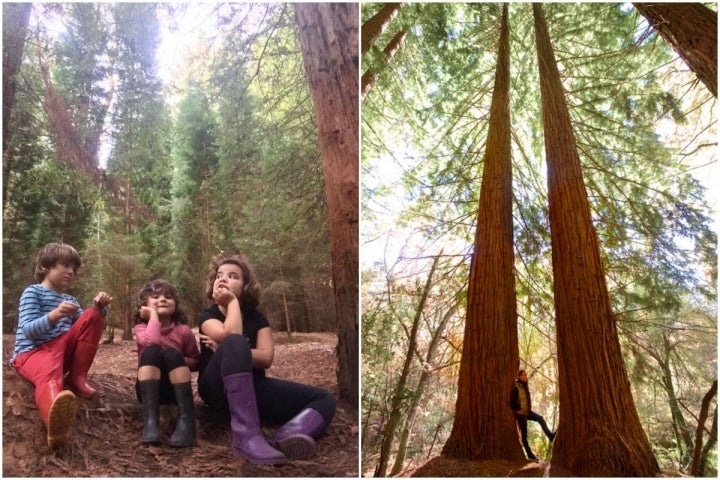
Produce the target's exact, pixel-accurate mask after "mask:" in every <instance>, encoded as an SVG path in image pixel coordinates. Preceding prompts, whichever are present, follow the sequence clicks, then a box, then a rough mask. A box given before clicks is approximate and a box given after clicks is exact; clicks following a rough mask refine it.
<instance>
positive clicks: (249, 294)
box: [205, 253, 262, 308]
mask: <svg viewBox="0 0 720 480" xmlns="http://www.w3.org/2000/svg"><path fill="white" fill-rule="evenodd" d="M228 263H231V264H233V265H237V266H238V267H240V270H241V271H242V281H243V291H242V295H241V297H240V298H239V299H238V300H239V301H240V306H241V307H246V308H254V307H257V306H258V305H260V294H261V292H262V285H260V282H258V280H257V278H256V277H255V273H253V270H252V268H251V267H250V263H249V262H248V259H247V257H246V256H245V255H243V254H241V253H239V254H236V255H231V256H229V257H226V256H224V255H223V254H220V255H218V257H217V258H216V259H215V261H214V262H212V263H211V264H210V270H209V272H208V276H207V279H206V281H205V294H206V295H207V297H208V298H209V299H210V300H212V296H213V285H214V284H215V277H217V272H218V269H219V268H220V267H221V266H222V265H225V264H228Z"/></svg>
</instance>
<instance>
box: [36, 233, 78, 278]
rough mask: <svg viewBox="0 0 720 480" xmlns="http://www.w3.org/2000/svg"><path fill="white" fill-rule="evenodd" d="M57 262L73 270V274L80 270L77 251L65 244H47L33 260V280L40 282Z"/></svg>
mask: <svg viewBox="0 0 720 480" xmlns="http://www.w3.org/2000/svg"><path fill="white" fill-rule="evenodd" d="M59 262H66V263H69V264H71V265H72V266H73V267H74V268H75V273H77V271H78V270H79V269H80V266H81V265H82V261H81V260H80V255H79V254H78V253H77V251H76V250H75V249H74V248H73V247H72V246H70V245H68V244H67V243H60V242H53V243H48V244H47V245H45V246H44V247H42V248H41V249H40V251H39V252H38V254H37V259H36V260H35V280H37V281H38V282H42V281H43V280H45V276H46V275H47V273H48V272H49V271H50V269H51V268H53V267H54V266H55V265H57V264H58V263H59Z"/></svg>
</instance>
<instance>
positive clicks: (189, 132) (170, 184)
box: [3, 3, 335, 338]
mask: <svg viewBox="0 0 720 480" xmlns="http://www.w3.org/2000/svg"><path fill="white" fill-rule="evenodd" d="M3 13H4V15H3V22H4V24H3V40H4V42H3V44H4V52H5V53H6V54H7V55H5V56H4V58H6V57H11V56H13V55H14V56H15V57H16V58H14V59H13V58H10V59H9V60H10V61H11V62H13V61H14V65H15V67H14V68H8V67H7V66H5V68H4V69H3V84H4V86H6V87H8V88H4V102H3V125H4V134H5V135H4V138H3V226H4V229H3V232H4V234H3V265H4V268H3V286H4V288H3V307H4V308H3V312H4V316H3V331H5V332H13V331H14V328H15V326H16V324H17V318H16V317H17V315H16V311H17V301H18V298H19V294H20V292H21V291H22V289H23V288H24V287H25V286H26V285H28V284H29V283H31V282H32V280H33V279H32V272H33V265H34V261H35V255H36V253H37V251H38V249H39V248H40V247H41V246H42V245H44V244H45V243H47V242H51V241H63V242H67V243H69V244H71V245H73V246H74V247H75V248H76V249H77V250H78V251H80V253H81V256H82V258H83V262H84V264H83V269H82V271H81V278H80V279H79V281H78V285H77V288H76V291H75V292H74V294H75V295H76V296H77V297H78V298H80V299H81V301H84V302H86V301H89V299H90V298H92V297H91V295H92V294H93V292H96V291H98V290H99V289H103V290H106V291H108V292H111V293H112V294H113V295H114V297H115V302H114V304H113V308H112V309H111V313H110V317H109V320H110V321H109V322H108V323H109V324H110V326H111V328H115V327H118V328H119V329H120V330H121V331H122V332H123V333H122V334H123V335H125V337H126V338H129V337H128V336H129V335H131V328H130V327H131V323H129V322H130V321H131V317H132V313H133V308H134V297H135V294H136V292H137V290H138V289H139V288H140V286H141V285H142V284H143V283H144V282H147V281H149V280H150V279H152V278H158V277H161V278H165V279H167V280H169V281H171V282H172V283H174V284H175V285H176V286H177V287H178V289H179V292H180V298H181V299H182V306H183V307H184V308H185V310H186V312H187V313H188V318H190V319H192V320H191V321H193V322H194V318H195V317H196V314H197V312H198V311H199V310H200V309H201V308H203V306H204V305H205V302H206V301H207V299H206V298H205V297H204V293H203V291H204V281H205V275H206V272H207V266H208V264H209V263H210V261H211V260H212V259H213V258H214V257H215V256H216V255H217V254H219V253H221V252H224V253H225V254H232V253H235V252H238V251H239V252H244V253H245V254H247V255H248V257H249V260H250V262H251V264H252V265H253V266H254V267H255V270H256V273H257V274H258V276H259V278H260V281H261V283H262V284H263V286H264V292H263V293H264V297H263V307H262V308H263V311H264V313H265V314H266V315H267V316H268V318H269V319H270V321H271V324H272V325H273V327H274V328H276V329H278V330H288V331H290V330H295V331H333V330H335V309H334V305H333V291H332V274H331V262H330V240H329V224H328V212H327V205H326V197H325V190H324V180H323V170H322V162H321V159H320V148H319V145H318V134H317V128H316V124H315V112H314V111H313V104H312V101H311V98H310V93H309V90H308V86H307V80H306V77H305V71H304V69H303V58H302V54H301V51H300V45H299V38H298V32H297V25H296V21H295V13H294V11H293V8H292V6H291V5H288V4H278V3H272V4H244V3H202V4H179V3H178V4H176V3H173V4H169V3H163V4H156V3H36V4H13V5H8V4H4V5H3ZM10 45H15V46H18V47H19V48H18V49H17V50H13V49H12V48H10ZM10 87H12V88H10ZM111 334H112V333H111Z"/></svg>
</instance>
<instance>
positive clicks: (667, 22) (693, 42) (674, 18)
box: [633, 3, 717, 97]
mask: <svg viewBox="0 0 720 480" xmlns="http://www.w3.org/2000/svg"><path fill="white" fill-rule="evenodd" d="M633 5H634V6H635V8H637V10H638V11H639V12H640V13H641V14H642V16H643V17H645V18H646V19H647V21H648V23H649V24H650V25H652V27H653V28H654V29H655V30H657V31H658V33H659V34H660V35H661V36H662V37H663V38H664V39H665V41H667V42H668V43H669V44H670V45H671V46H672V48H673V49H674V50H675V51H676V52H677V53H678V54H679V55H680V57H681V58H682V59H683V60H684V61H685V63H686V64H687V66H688V67H690V70H692V71H693V72H695V74H696V75H697V76H698V78H699V79H700V81H701V82H703V83H704V84H705V86H706V87H707V88H708V90H710V92H711V93H712V94H713V95H714V96H715V97H717V13H716V12H713V11H712V10H710V9H709V8H708V7H706V6H705V5H703V4H701V3H633Z"/></svg>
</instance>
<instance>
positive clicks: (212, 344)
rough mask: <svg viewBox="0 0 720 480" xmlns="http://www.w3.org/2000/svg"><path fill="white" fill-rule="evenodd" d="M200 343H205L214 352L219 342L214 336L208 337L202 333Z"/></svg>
mask: <svg viewBox="0 0 720 480" xmlns="http://www.w3.org/2000/svg"><path fill="white" fill-rule="evenodd" d="M200 343H202V344H204V345H205V346H206V347H208V348H209V349H211V350H212V351H213V352H214V351H215V350H217V346H218V344H217V342H216V341H215V340H213V339H212V338H210V337H208V336H207V335H203V334H202V333H201V334H200Z"/></svg>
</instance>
